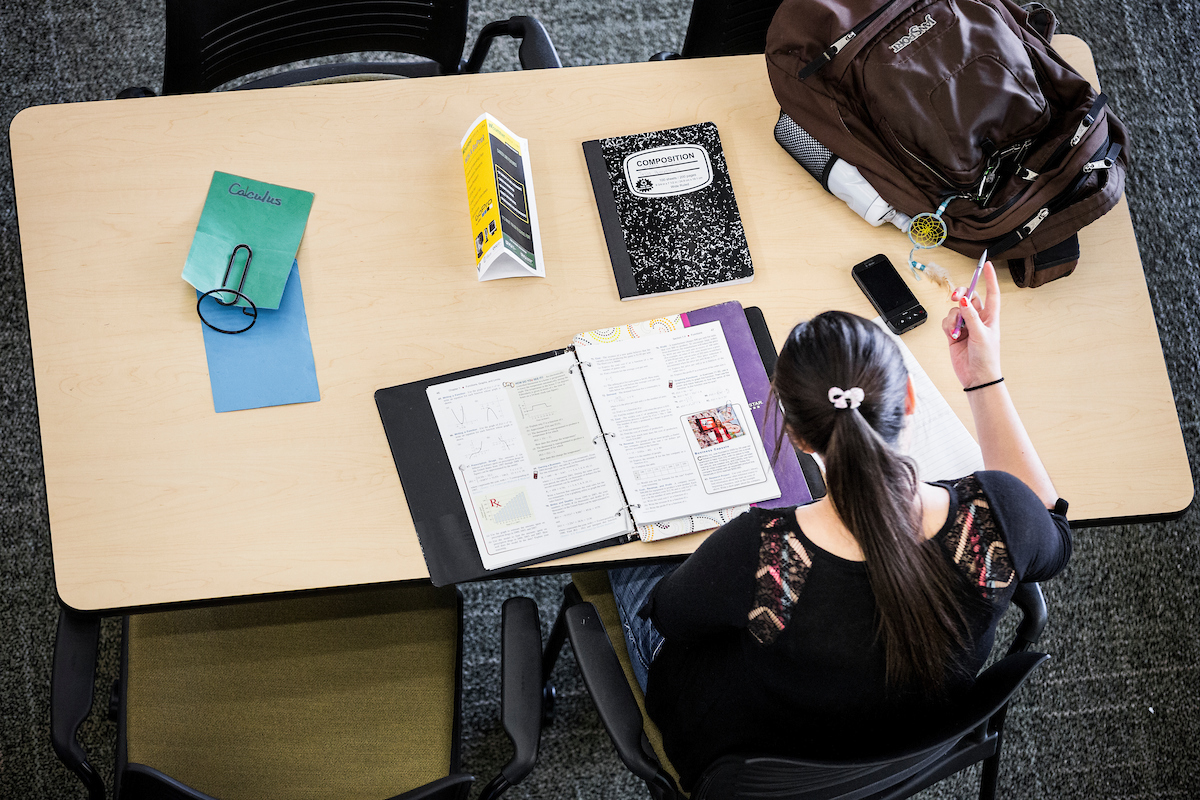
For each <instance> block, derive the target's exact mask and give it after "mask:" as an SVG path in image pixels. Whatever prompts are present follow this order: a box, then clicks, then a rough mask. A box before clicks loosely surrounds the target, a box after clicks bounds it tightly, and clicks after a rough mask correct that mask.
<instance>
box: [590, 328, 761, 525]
mask: <svg viewBox="0 0 1200 800" xmlns="http://www.w3.org/2000/svg"><path fill="white" fill-rule="evenodd" d="M579 356H580V364H581V366H582V367H583V373H584V380H586V381H587V384H588V390H589V392H590V394H591V397H592V403H593V405H594V406H595V407H596V416H597V417H598V418H599V420H600V424H601V427H602V428H603V429H604V431H605V433H604V435H605V436H606V437H608V444H609V449H610V451H611V452H612V457H613V462H614V463H615V464H616V467H617V474H618V475H619V476H620V479H621V485H622V486H623V488H624V489H625V496H626V497H627V498H628V499H629V502H630V503H631V505H632V509H633V518H634V520H635V521H636V522H637V523H638V524H639V525H645V524H647V523H653V522H658V521H660V520H665V519H670V518H673V517H683V516H687V515H689V514H704V513H706V512H710V511H715V510H717V509H723V508H728V507H730V506H737V505H741V504H744V503H756V502H759V501H762V500H771V499H774V498H776V497H779V486H778V484H777V483H776V481H775V474H774V472H773V471H772V469H771V465H770V463H769V462H768V460H767V455H766V451H765V450H764V449H763V444H762V440H761V439H760V437H759V433H758V426H757V425H755V424H754V419H753V417H751V415H750V407H749V404H748V403H747V402H746V395H745V392H744V391H743V389H742V384H741V381H740V380H739V379H738V375H737V371H736V369H735V367H734V364H733V357H732V356H731V355H730V353H729V345H728V344H727V343H726V341H725V336H724V334H723V333H722V332H721V323H720V322H710V323H707V324H704V325H696V326H693V327H690V328H683V329H681V330H677V331H672V332H670V333H662V334H659V335H656V336H651V337H648V338H646V339H638V340H632V341H616V342H612V343H609V344H595V345H592V346H590V347H588V348H586V349H585V350H583V351H581V352H580V353H579Z"/></svg>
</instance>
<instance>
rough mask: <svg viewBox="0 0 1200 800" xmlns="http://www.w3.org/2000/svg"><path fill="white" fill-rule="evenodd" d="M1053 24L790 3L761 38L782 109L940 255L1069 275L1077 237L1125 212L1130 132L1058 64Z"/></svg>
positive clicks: (1025, 18)
mask: <svg viewBox="0 0 1200 800" xmlns="http://www.w3.org/2000/svg"><path fill="white" fill-rule="evenodd" d="M1053 32H1054V18H1053V15H1052V14H1050V13H1049V11H1048V10H1046V9H1044V8H1042V7H1040V6H1038V4H1031V7H1030V8H1029V9H1028V10H1027V9H1023V8H1021V7H1020V6H1017V5H1016V4H1014V3H1012V2H1010V0H920V2H917V3H912V2H909V0H784V2H783V3H782V4H781V5H780V7H779V10H778V12H777V13H776V14H775V18H774V20H773V21H772V22H771V27H770V29H769V30H768V32H767V71H768V74H769V75H770V79H771V85H772V87H773V88H774V90H775V96H776V98H777V99H778V100H779V104H780V107H781V108H782V110H783V112H784V113H785V114H787V115H788V116H790V117H791V118H792V119H793V120H794V121H795V122H796V123H797V124H798V125H799V126H800V127H801V128H803V129H804V130H806V131H808V132H809V133H810V134H811V135H812V136H813V137H815V138H816V140H817V141H819V142H820V143H821V144H823V145H825V146H826V147H827V148H829V149H830V150H831V151H832V152H833V153H834V154H835V155H837V156H838V157H839V158H842V159H844V160H845V161H847V162H848V163H850V164H853V165H854V166H856V167H858V169H859V171H860V172H861V173H862V175H863V177H864V178H866V180H867V181H868V182H869V183H870V184H871V185H872V186H873V187H874V188H875V190H876V191H878V192H879V194H880V195H881V196H882V197H883V199H884V200H886V201H887V202H888V203H890V204H891V205H893V206H894V207H895V208H897V209H899V210H900V211H902V212H903V213H905V214H908V215H909V216H914V215H916V214H919V213H921V212H933V211H935V210H936V209H937V208H938V207H939V206H940V205H941V204H942V202H943V201H945V200H946V199H948V198H954V199H953V200H951V202H950V203H949V205H948V206H947V208H946V210H945V214H944V216H943V219H944V221H945V222H946V224H947V229H948V237H947V239H946V241H945V246H947V247H950V248H952V249H954V250H956V251H958V252H960V253H963V254H965V255H969V256H972V257H978V256H979V255H980V254H981V253H982V252H983V250H984V248H987V250H988V253H989V255H990V256H1002V257H1004V258H1006V259H1007V260H1008V264H1009V269H1010V271H1011V272H1012V276H1013V280H1014V281H1016V283H1017V285H1019V286H1040V285H1041V284H1043V283H1046V282H1047V281H1050V280H1054V279H1056V278H1060V277H1063V276H1065V275H1069V274H1070V273H1071V272H1072V271H1073V270H1074V268H1075V265H1076V264H1077V263H1078V260H1079V241H1078V237H1077V236H1076V232H1077V231H1078V230H1079V229H1080V228H1082V227H1083V226H1084V225H1087V224H1088V223H1089V222H1091V221H1092V220H1094V219H1097V218H1098V217H1100V216H1101V215H1103V214H1104V213H1106V212H1107V211H1108V210H1109V209H1110V208H1112V207H1113V206H1114V205H1116V203H1117V201H1118V200H1120V198H1121V192H1122V190H1123V188H1124V184H1125V169H1126V165H1127V158H1128V142H1127V137H1126V132H1125V127H1124V126H1123V125H1122V124H1121V122H1120V120H1118V119H1117V118H1116V116H1115V115H1114V114H1113V113H1112V111H1111V110H1110V109H1109V108H1108V106H1107V98H1106V97H1105V96H1104V95H1103V94H1098V93H1097V92H1096V91H1095V90H1094V89H1093V88H1092V86H1091V84H1089V83H1088V82H1087V80H1085V79H1084V78H1083V77H1082V76H1081V75H1080V74H1079V73H1078V72H1076V71H1075V70H1074V69H1072V68H1071V67H1070V66H1069V65H1068V64H1067V63H1066V62H1065V61H1063V59H1062V58H1061V57H1060V56H1059V55H1058V53H1056V52H1055V51H1054V49H1053V48H1052V47H1051V46H1050V44H1049V38H1050V37H1051V36H1052V35H1053Z"/></svg>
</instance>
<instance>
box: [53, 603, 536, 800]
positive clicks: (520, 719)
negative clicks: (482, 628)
mask: <svg viewBox="0 0 1200 800" xmlns="http://www.w3.org/2000/svg"><path fill="white" fill-rule="evenodd" d="M502 613H503V621H502V644H501V647H502V652H501V662H502V667H501V671H502V681H503V685H502V694H501V706H502V710H501V716H502V721H503V724H504V728H505V730H506V732H507V733H508V735H509V738H510V739H511V740H512V742H513V746H514V755H513V758H512V759H511V761H510V762H509V763H508V764H507V765H505V766H504V768H503V769H502V770H501V772H500V774H499V775H497V776H496V778H495V780H493V781H492V782H491V783H490V784H488V786H487V787H485V789H484V791H483V792H482V793H481V795H480V800H495V798H497V797H499V796H500V795H501V794H503V792H504V791H505V790H506V789H507V788H508V787H509V786H511V785H513V784H516V783H518V782H519V781H520V780H521V779H522V778H524V777H525V776H526V775H527V774H528V773H529V771H530V770H531V769H532V768H533V766H534V764H535V762H536V761H537V750H538V739H539V736H540V718H541V692H542V680H541V655H542V653H541V629H540V627H539V623H538V612H537V606H536V605H535V604H534V602H533V601H532V600H530V599H529V598H526V597H515V598H510V599H509V600H508V601H506V602H505V604H504V607H503V612H502ZM98 634H99V619H98V618H97V617H94V616H86V615H81V614H78V613H75V612H71V611H68V610H66V609H63V611H62V612H61V614H60V616H59V628H58V636H57V640H56V642H55V651H54V668H53V677H52V685H51V698H50V699H51V733H52V741H53V745H54V750H55V752H56V753H57V754H58V756H59V758H60V759H61V760H62V762H63V763H64V764H65V765H66V766H67V767H68V768H70V769H71V770H72V771H74V772H75V774H76V775H78V776H79V778H80V780H82V781H83V783H84V784H85V785H86V786H87V788H88V791H89V796H90V798H91V800H103V798H104V797H105V785H104V781H103V779H102V778H101V777H100V775H99V774H98V772H97V771H96V769H95V768H94V767H93V766H92V765H91V764H90V763H89V762H88V758H87V753H86V752H85V751H84V749H83V747H82V746H81V745H80V743H79V741H78V739H77V738H76V734H77V731H78V728H79V725H80V724H81V723H82V722H83V720H84V719H85V718H86V717H87V715H88V712H89V710H90V709H91V705H92V693H93V683H94V681H95V672H96V645H97V640H98ZM110 714H112V715H113V716H115V718H116V720H117V731H118V733H117V765H116V778H115V787H114V792H113V794H114V797H116V798H117V799H118V800H149V799H151V798H155V799H157V798H164V799H169V800H213V798H221V799H222V800H234V798H243V797H245V798H263V797H289V798H312V797H329V798H339V800H342V799H344V798H369V799H370V800H384V798H392V800H465V798H466V796H467V793H468V791H469V790H470V785H471V783H472V781H473V780H474V778H473V777H472V776H470V775H467V774H463V773H461V772H460V763H459V740H460V736H461V716H462V598H461V596H460V595H459V593H458V591H457V590H456V589H455V588H454V587H446V588H442V589H435V588H433V587H431V586H428V585H426V586H414V587H409V586H402V587H389V588H383V589H366V590H358V591H352V592H344V593H336V594H332V593H327V594H321V595H307V596H292V597H286V598H280V599H269V600H264V601H256V602H250V603H242V604H238V605H228V606H220V607H208V608H191V609H184V610H177V611H164V612H157V613H147V614H141V615H137V616H131V617H126V618H125V626H124V637H123V654H122V664H121V678H120V681H119V683H118V685H117V687H115V688H114V693H113V696H112V698H111V700H110Z"/></svg>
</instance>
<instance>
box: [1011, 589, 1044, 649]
mask: <svg viewBox="0 0 1200 800" xmlns="http://www.w3.org/2000/svg"><path fill="white" fill-rule="evenodd" d="M1012 601H1013V605H1015V606H1016V607H1017V608H1019V609H1021V613H1022V615H1023V616H1022V618H1021V621H1020V622H1019V623H1018V624H1017V633H1016V635H1015V636H1013V641H1012V644H1011V645H1009V647H1008V655H1012V654H1013V653H1021V652H1024V651H1025V650H1027V649H1029V648H1030V647H1032V646H1033V645H1035V644H1037V643H1038V639H1040V638H1042V630H1043V629H1044V628H1045V627H1046V619H1047V612H1046V598H1045V596H1043V595H1042V587H1041V586H1039V585H1038V584H1036V583H1022V584H1018V585H1017V590H1016V592H1014V593H1013V599H1012Z"/></svg>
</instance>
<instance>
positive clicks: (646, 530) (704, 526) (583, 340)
mask: <svg viewBox="0 0 1200 800" xmlns="http://www.w3.org/2000/svg"><path fill="white" fill-rule="evenodd" d="M685 327H687V325H686V324H685V323H684V318H683V315H682V314H672V315H670V316H669V317H656V318H655V319H650V320H646V321H645V322H632V323H630V324H628V325H621V326H620V327H616V328H601V329H599V330H594V331H585V332H583V333H577V334H575V338H574V339H572V340H571V344H572V345H573V346H574V347H575V348H576V352H577V353H578V352H579V351H578V348H580V347H587V346H588V345H593V344H607V343H609V342H615V341H629V340H631V339H641V338H644V337H646V336H656V335H658V334H660V333H670V332H671V331H677V330H682V329H683V328H685ZM586 356H587V354H586V353H584V354H582V355H581V356H580V357H581V358H586ZM777 480H778V479H777ZM749 510H750V506H749V505H746V504H742V505H740V506H734V507H732V508H718V509H713V510H711V511H705V512H703V513H701V514H688V515H687V516H683V517H674V518H671V519H663V520H659V521H657V522H651V523H648V524H642V525H638V526H637V537H638V538H639V539H641V540H642V541H643V542H653V541H657V540H659V539H670V538H671V537H673V536H683V535H685V534H688V533H695V532H696V531H706V530H709V529H711V528H719V527H721V526H722V525H724V524H725V523H726V522H729V521H730V520H731V519H733V518H734V517H736V516H738V515H739V514H742V513H744V512H746V511H749Z"/></svg>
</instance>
